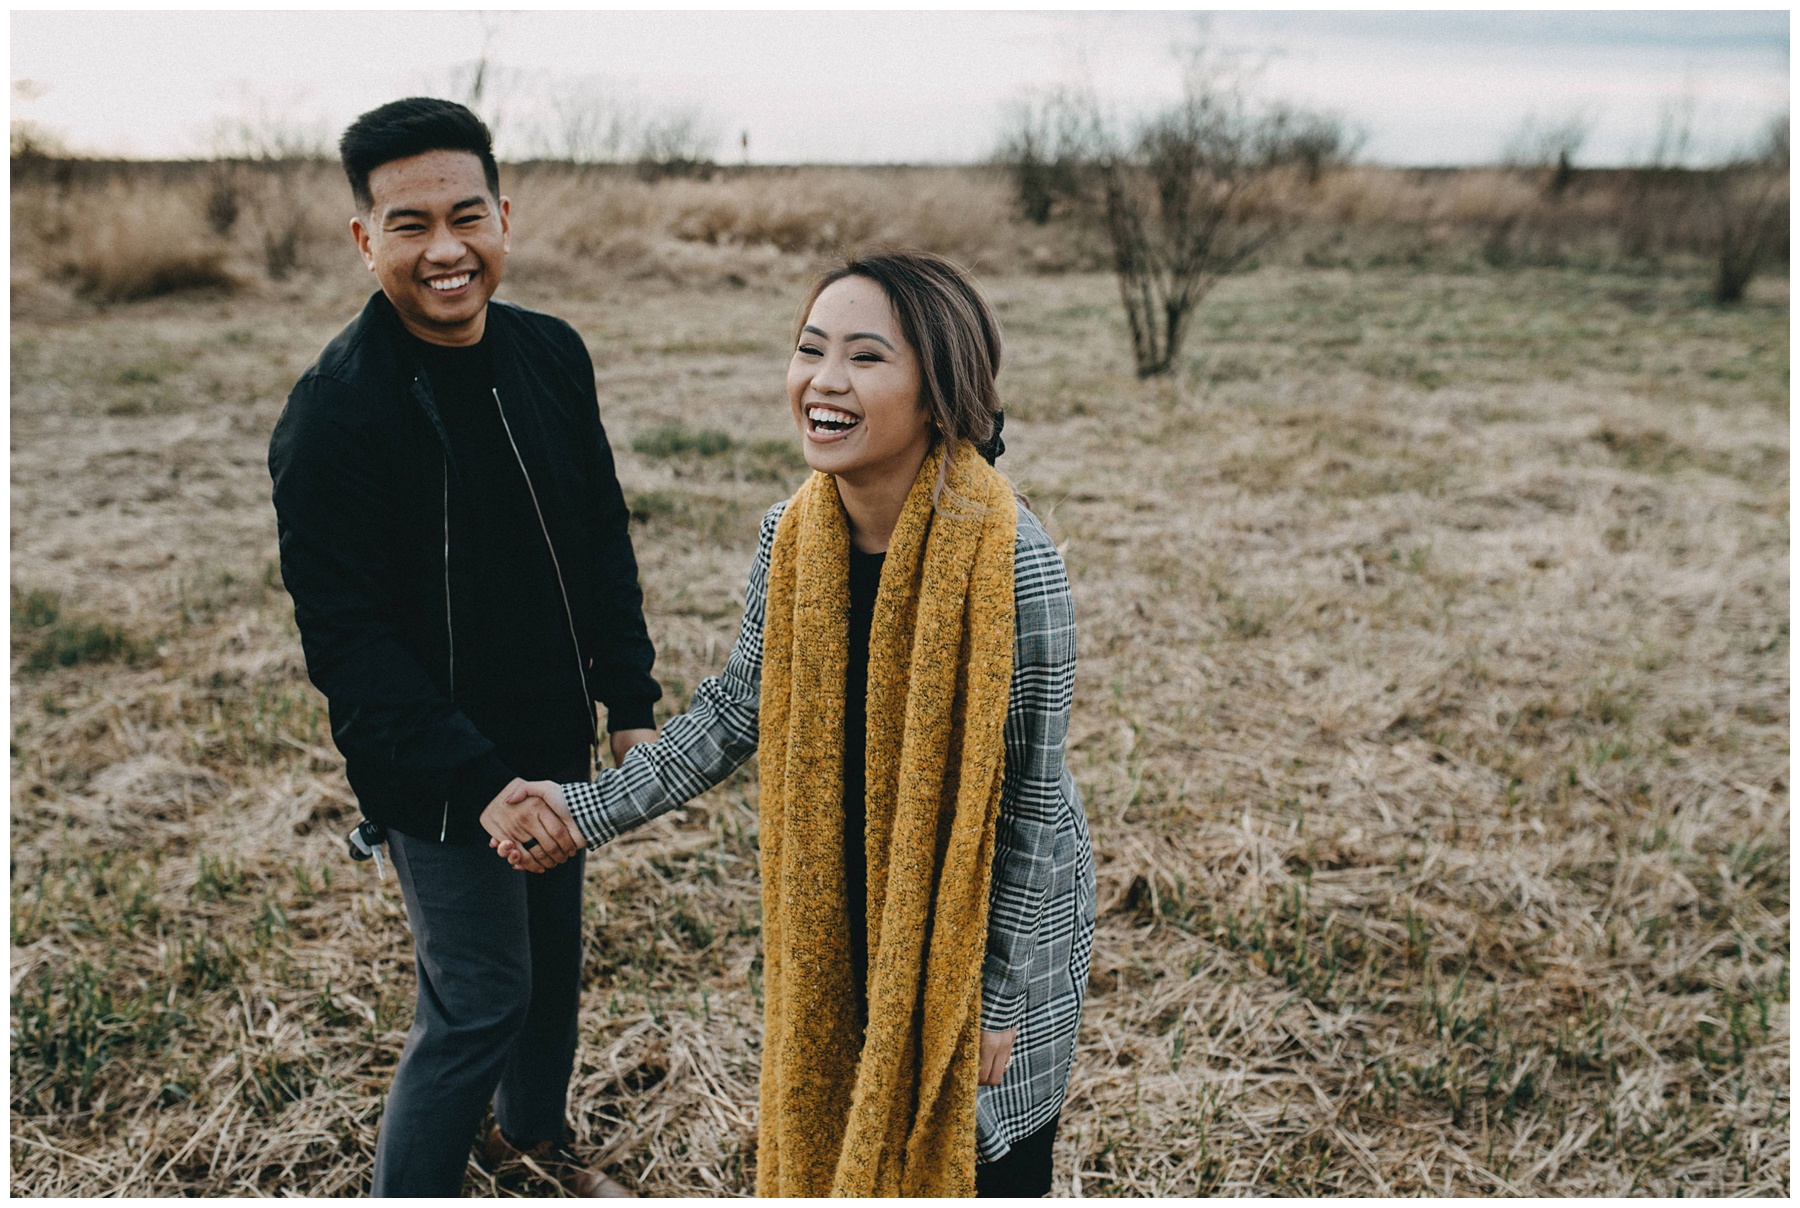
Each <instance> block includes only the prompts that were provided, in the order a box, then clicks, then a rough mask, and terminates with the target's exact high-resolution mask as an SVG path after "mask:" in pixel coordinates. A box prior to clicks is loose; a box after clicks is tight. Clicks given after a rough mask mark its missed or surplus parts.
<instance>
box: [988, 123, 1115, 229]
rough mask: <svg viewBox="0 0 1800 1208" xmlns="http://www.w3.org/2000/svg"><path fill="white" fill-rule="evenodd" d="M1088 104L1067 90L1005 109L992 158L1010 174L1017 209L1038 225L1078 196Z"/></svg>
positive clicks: (1088, 135) (1089, 140)
mask: <svg viewBox="0 0 1800 1208" xmlns="http://www.w3.org/2000/svg"><path fill="white" fill-rule="evenodd" d="M1091 124H1092V123H1091V106H1089V105H1086V104H1084V103H1083V101H1082V99H1081V97H1080V96H1079V95H1078V94H1076V93H1074V92H1072V91H1069V90H1052V91H1049V92H1045V93H1040V94H1038V95H1035V96H1031V97H1027V98H1026V99H1023V100H1020V101H1018V102H1016V103H1015V104H1014V105H1012V106H1011V108H1010V109H1009V110H1008V112H1007V116H1006V123H1005V127H1004V129H1003V131H1002V133H1001V137H1000V147H999V150H998V151H997V152H996V153H995V155H994V159H995V162H997V163H999V164H1001V165H1002V166H1004V167H1005V168H1006V169H1007V171H1008V172H1009V173H1010V174H1011V176H1012V178H1013V187H1014V190H1015V191H1016V193H1017V195H1018V202H1019V209H1020V211H1021V212H1022V213H1023V214H1024V216H1025V217H1026V218H1027V219H1028V220H1030V221H1031V222H1035V223H1037V224H1038V225H1039V226H1042V225H1043V224H1045V223H1047V222H1049V221H1050V218H1051V216H1052V214H1054V213H1055V212H1056V211H1057V209H1058V207H1059V206H1066V205H1068V204H1069V203H1072V202H1076V201H1078V200H1079V199H1080V197H1081V189H1082V169H1083V159H1084V157H1085V156H1086V154H1087V153H1088V152H1089V150H1090V149H1091V147H1092V144H1093V137H1092V134H1093V132H1092V130H1091V129H1090V126H1091Z"/></svg>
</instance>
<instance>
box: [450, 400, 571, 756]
mask: <svg viewBox="0 0 1800 1208" xmlns="http://www.w3.org/2000/svg"><path fill="white" fill-rule="evenodd" d="M492 393H493V396H494V409H495V410H497V411H498V412H499V413H500V426H501V427H502V428H505V429H506V442H507V443H508V444H510V445H511V446H512V451H513V459H514V460H515V461H517V462H518V463H519V473H520V474H522V475H524V476H525V490H526V491H527V492H528V493H529V494H530V495H531V510H532V511H534V512H536V513H537V522H538V529H539V530H540V531H541V532H542V533H543V534H544V548H545V549H547V550H549V551H550V569H552V570H554V571H555V572H556V590H557V592H558V593H559V594H561V596H562V605H563V619H564V620H565V621H567V622H568V623H569V645H570V647H571V648H572V649H573V650H574V651H575V674H576V675H578V676H580V677H581V706H582V709H583V710H584V711H585V712H586V714H587V727H588V734H589V735H590V736H591V741H592V742H593V744H594V745H595V746H596V747H597V746H599V745H600V730H599V723H598V722H597V721H596V720H595V718H594V697H593V694H592V693H590V692H589V691H588V682H587V669H586V668H585V667H583V666H582V665H581V642H580V640H579V639H577V638H576V636H575V610H574V609H573V608H570V607H569V589H568V588H567V587H566V586H565V585H564V584H563V573H562V563H561V562H558V561H557V559H556V543H555V542H553V541H551V540H550V526H549V525H547V524H545V523H544V509H543V508H542V507H540V506H539V505H538V497H537V488H536V487H534V486H532V485H531V471H529V470H527V469H526V468H525V458H524V457H523V456H522V455H521V454H520V453H519V442H518V441H516V440H514V439H513V432H512V425H511V424H509V423H507V422H506V408H505V407H504V406H502V405H501V403H500V390H499V388H498V387H494V388H492ZM445 565H446V566H448V565H449V564H448V563H447V562H446V563H445Z"/></svg>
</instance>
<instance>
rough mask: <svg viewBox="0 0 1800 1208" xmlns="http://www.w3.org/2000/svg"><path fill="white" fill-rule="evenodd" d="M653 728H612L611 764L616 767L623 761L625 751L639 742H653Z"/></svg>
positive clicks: (654, 736)
mask: <svg viewBox="0 0 1800 1208" xmlns="http://www.w3.org/2000/svg"><path fill="white" fill-rule="evenodd" d="M655 741H656V731H655V730H614V731H613V734H612V757H613V766H614V767H615V768H616V767H618V766H619V765H620V764H622V763H624V762H625V752H627V751H629V750H631V748H633V747H635V746H637V745H638V743H640V742H655Z"/></svg>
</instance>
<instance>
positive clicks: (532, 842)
mask: <svg viewBox="0 0 1800 1208" xmlns="http://www.w3.org/2000/svg"><path fill="white" fill-rule="evenodd" d="M537 845H538V842H537V836H535V835H534V836H532V837H531V838H529V839H527V840H525V842H523V843H521V844H519V850H520V851H530V850H531V849H532V848H534V847H536V846H537Z"/></svg>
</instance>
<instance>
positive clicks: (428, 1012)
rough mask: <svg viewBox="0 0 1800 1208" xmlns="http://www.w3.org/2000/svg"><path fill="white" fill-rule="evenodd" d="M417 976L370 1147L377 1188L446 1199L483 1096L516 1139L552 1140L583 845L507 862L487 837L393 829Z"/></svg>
mask: <svg viewBox="0 0 1800 1208" xmlns="http://www.w3.org/2000/svg"><path fill="white" fill-rule="evenodd" d="M388 851H389V852H390V853H391V855H392V856H393V861H394V871H395V873H397V874H398V876H399V879H400V892H401V893H402V895H404V897H405V898H406V918H407V922H408V923H409V924H410V925H411V927H412V934H413V948H414V951H415V953H416V956H417V964H418V974H419V993H418V1002H417V1004H416V1006H415V1008H414V1011H413V1024H412V1030H411V1031H410V1032H409V1033H407V1037H406V1047H405V1048H404V1049H403V1050H402V1051H401V1053H400V1064H399V1066H398V1068H397V1069H395V1071H394V1084H393V1086H392V1087H391V1088H390V1089H389V1091H388V1097H387V1107H386V1109H385V1110H384V1111H383V1112H382V1116H381V1133H380V1136H379V1138H378V1140H377V1141H376V1145H375V1178H374V1184H373V1186H372V1187H371V1189H370V1192H371V1194H373V1195H378V1196H397V1195H408V1196H413V1195H418V1196H454V1195H456V1194H458V1193H459V1192H460V1191H461V1190H462V1180H463V1170H464V1168H465V1166H466V1165H467V1163H468V1159H469V1147H470V1145H471V1143H472V1142H473V1141H474V1139H475V1130H476V1129H477V1128H478V1127H479V1126H480V1124H481V1119H482V1116H483V1114H484V1113H485V1112H486V1110H487V1106H488V1103H489V1101H490V1100H492V1102H493V1105H494V1117H495V1119H496V1120H498V1121H499V1124H500V1128H501V1131H502V1132H504V1133H505V1134H506V1135H507V1137H508V1138H509V1139H511V1140H513V1141H516V1142H519V1143H521V1144H524V1145H530V1144H534V1143H536V1142H538V1141H547V1140H554V1139H560V1138H561V1137H562V1135H563V1107H564V1101H565V1100H566V1098H567V1096H568V1090H569V1075H570V1071H571V1069H572V1068H573V1066H574V1061H575V1012H576V1006H577V1000H578V998H579V996H580V993H581V886H582V872H583V870H584V869H585V867H586V864H587V855H586V853H585V852H584V853H582V854H581V855H579V856H577V857H575V858H574V859H572V860H570V861H569V862H568V863H566V864H564V865H563V866H562V867H560V868H557V869H554V870H552V871H550V872H547V873H528V872H515V871H514V870H513V869H512V868H510V867H509V866H508V865H507V863H506V861H505V860H502V859H501V858H500V857H499V856H497V855H495V854H494V852H493V851H492V850H491V849H489V848H488V847H486V846H485V845H484V846H481V847H462V846H453V845H449V844H443V843H433V842H430V841H429V840H425V839H414V838H412V837H411V836H408V835H402V834H400V833H399V832H397V831H390V832H388Z"/></svg>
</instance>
